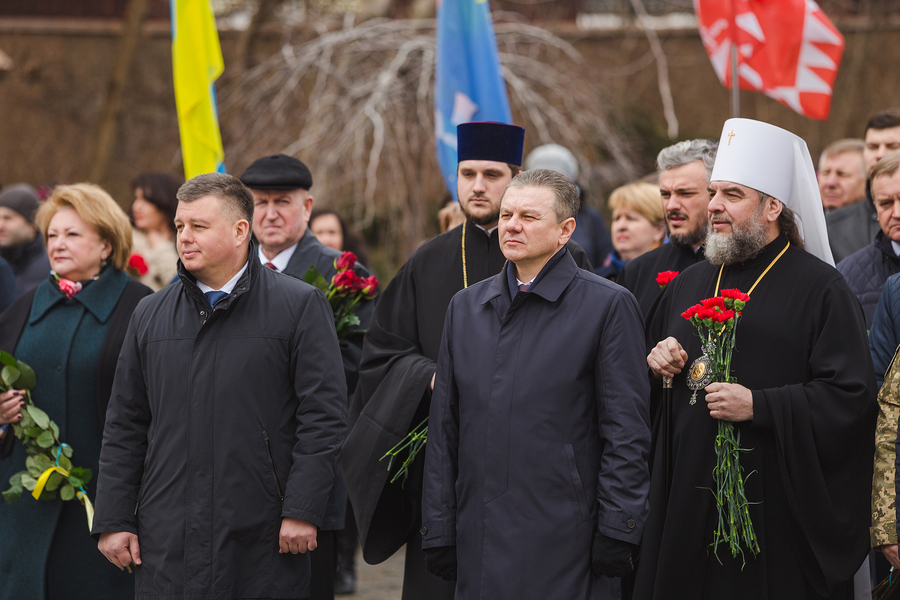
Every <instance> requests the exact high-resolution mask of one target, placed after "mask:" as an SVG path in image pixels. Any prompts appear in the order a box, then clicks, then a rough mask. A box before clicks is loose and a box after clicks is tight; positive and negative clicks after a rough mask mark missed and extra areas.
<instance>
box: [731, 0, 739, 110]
mask: <svg viewBox="0 0 900 600" xmlns="http://www.w3.org/2000/svg"><path fill="white" fill-rule="evenodd" d="M737 37H738V36H737V7H736V6H735V0H731V116H732V117H733V118H737V117H740V116H741V88H740V82H739V79H740V77H739V76H738V43H737Z"/></svg>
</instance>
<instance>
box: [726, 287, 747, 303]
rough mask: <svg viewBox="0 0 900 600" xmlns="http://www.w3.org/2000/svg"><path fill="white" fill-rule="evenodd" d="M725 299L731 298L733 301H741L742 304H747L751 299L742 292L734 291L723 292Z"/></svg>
mask: <svg viewBox="0 0 900 600" xmlns="http://www.w3.org/2000/svg"><path fill="white" fill-rule="evenodd" d="M722 297H723V298H731V299H733V300H740V301H741V302H746V301H747V300H749V299H750V295H749V294H745V293H744V292H742V291H741V290H738V289H733V290H722Z"/></svg>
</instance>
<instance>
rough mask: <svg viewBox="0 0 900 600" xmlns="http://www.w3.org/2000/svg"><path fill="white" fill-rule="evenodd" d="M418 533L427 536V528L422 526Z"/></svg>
mask: <svg viewBox="0 0 900 600" xmlns="http://www.w3.org/2000/svg"><path fill="white" fill-rule="evenodd" d="M419 533H421V534H422V535H426V534H428V528H427V527H425V526H424V525H422V529H420V530H419Z"/></svg>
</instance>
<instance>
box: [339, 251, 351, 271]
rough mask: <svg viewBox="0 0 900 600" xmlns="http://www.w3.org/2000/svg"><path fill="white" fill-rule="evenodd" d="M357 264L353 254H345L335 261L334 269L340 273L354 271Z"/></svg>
mask: <svg viewBox="0 0 900 600" xmlns="http://www.w3.org/2000/svg"><path fill="white" fill-rule="evenodd" d="M355 264H356V255H355V254H353V253H352V252H344V253H342V254H341V255H340V256H339V257H337V258H336V259H335V261H334V268H335V269H337V271H338V272H340V271H346V270H348V269H352V268H353V265H355Z"/></svg>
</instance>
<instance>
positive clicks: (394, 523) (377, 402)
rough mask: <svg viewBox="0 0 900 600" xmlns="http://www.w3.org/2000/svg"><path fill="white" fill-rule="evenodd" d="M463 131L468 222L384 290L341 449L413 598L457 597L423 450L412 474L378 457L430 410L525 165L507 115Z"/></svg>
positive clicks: (462, 185) (370, 530)
mask: <svg viewBox="0 0 900 600" xmlns="http://www.w3.org/2000/svg"><path fill="white" fill-rule="evenodd" d="M457 131H458V139H459V147H458V152H459V166H458V168H457V195H458V198H459V203H460V207H461V208H462V209H463V212H464V214H465V215H466V221H465V222H464V223H463V224H462V225H459V226H458V227H455V228H454V229H451V230H450V231H447V232H445V233H443V234H441V235H439V236H437V237H435V238H433V239H431V240H429V241H427V242H425V243H424V244H422V246H421V247H420V248H419V249H418V250H416V252H415V253H413V255H412V256H411V257H410V258H409V260H407V261H406V263H405V264H404V265H403V266H402V267H401V268H400V270H399V271H398V272H397V275H395V276H394V278H393V279H392V280H391V283H390V285H388V287H387V289H385V290H384V292H383V293H382V294H381V296H380V298H379V300H378V302H377V306H376V309H375V314H374V315H373V317H372V324H371V326H370V327H369V330H368V332H367V333H366V339H365V342H364V345H363V356H362V362H361V364H360V369H359V373H360V380H359V387H358V389H357V393H356V394H355V395H354V398H353V399H352V402H351V410H350V423H351V431H350V433H349V434H348V436H347V442H346V443H345V445H344V448H343V451H342V458H341V471H342V473H343V475H344V479H345V481H346V483H347V489H348V492H349V494H350V501H351V503H352V504H353V510H354V513H355V514H356V521H357V524H358V526H359V533H360V541H361V542H362V547H363V558H365V560H366V562H368V563H370V564H377V563H380V562H382V561H384V560H387V559H388V558H389V557H390V556H392V555H393V554H394V553H395V552H396V551H397V550H398V549H400V547H401V546H403V544H407V546H406V565H405V569H404V575H403V577H404V580H403V598H404V599H405V600H418V599H421V598H428V599H429V600H442V599H445V598H446V599H450V598H453V590H454V586H453V584H452V583H448V582H445V581H442V580H441V579H440V578H439V577H435V576H434V575H432V574H431V573H429V572H428V570H427V569H426V567H425V560H424V555H423V553H422V551H421V544H422V536H421V534H420V533H419V529H420V526H421V499H422V465H423V463H424V457H423V456H419V457H418V458H417V459H416V461H415V462H414V464H413V465H412V468H411V473H410V475H409V478H408V479H407V480H406V481H405V483H401V481H399V480H398V481H397V482H396V483H390V482H389V481H388V480H389V478H390V477H389V473H388V471H387V461H386V460H385V461H383V462H380V461H379V458H380V457H382V456H383V455H384V454H385V452H387V451H388V450H389V449H390V448H392V447H393V446H394V445H395V444H397V443H398V442H400V440H402V439H403V438H404V437H405V436H406V434H407V433H408V432H409V431H410V430H411V429H412V428H414V427H415V426H416V425H418V424H419V423H421V422H422V421H424V420H425V419H426V418H427V416H428V407H429V405H430V402H431V390H432V388H433V385H434V374H435V368H436V365H437V357H438V348H439V345H440V341H441V334H442V332H443V326H444V315H445V313H446V311H447V306H448V305H449V304H450V299H451V298H452V297H453V295H454V294H455V293H456V292H458V291H459V290H461V289H464V288H466V287H468V286H470V285H473V284H475V283H478V282H479V281H482V280H483V279H487V278H488V277H491V276H493V275H496V274H497V273H499V272H500V270H501V269H502V268H503V264H504V262H505V261H506V259H505V258H504V256H503V254H502V252H501V251H500V244H499V242H498V234H497V221H498V218H499V212H500V197H501V196H502V194H503V190H504V189H505V188H506V185H507V184H508V183H509V181H510V180H511V179H512V178H513V176H514V175H516V174H517V173H518V172H519V170H520V169H521V167H520V165H521V164H522V150H523V142H524V138H525V130H524V129H523V128H521V127H518V126H516V125H505V124H502V123H463V124H461V125H459V126H458V128H457ZM570 244H571V242H570ZM570 251H571V252H572V256H573V258H575V262H576V263H577V264H578V265H579V266H581V267H583V268H584V267H586V268H590V263H589V262H588V261H587V260H586V258H585V255H584V251H583V250H582V249H581V248H579V247H578V246H577V245H574V244H571V246H570ZM395 468H396V466H395Z"/></svg>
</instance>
